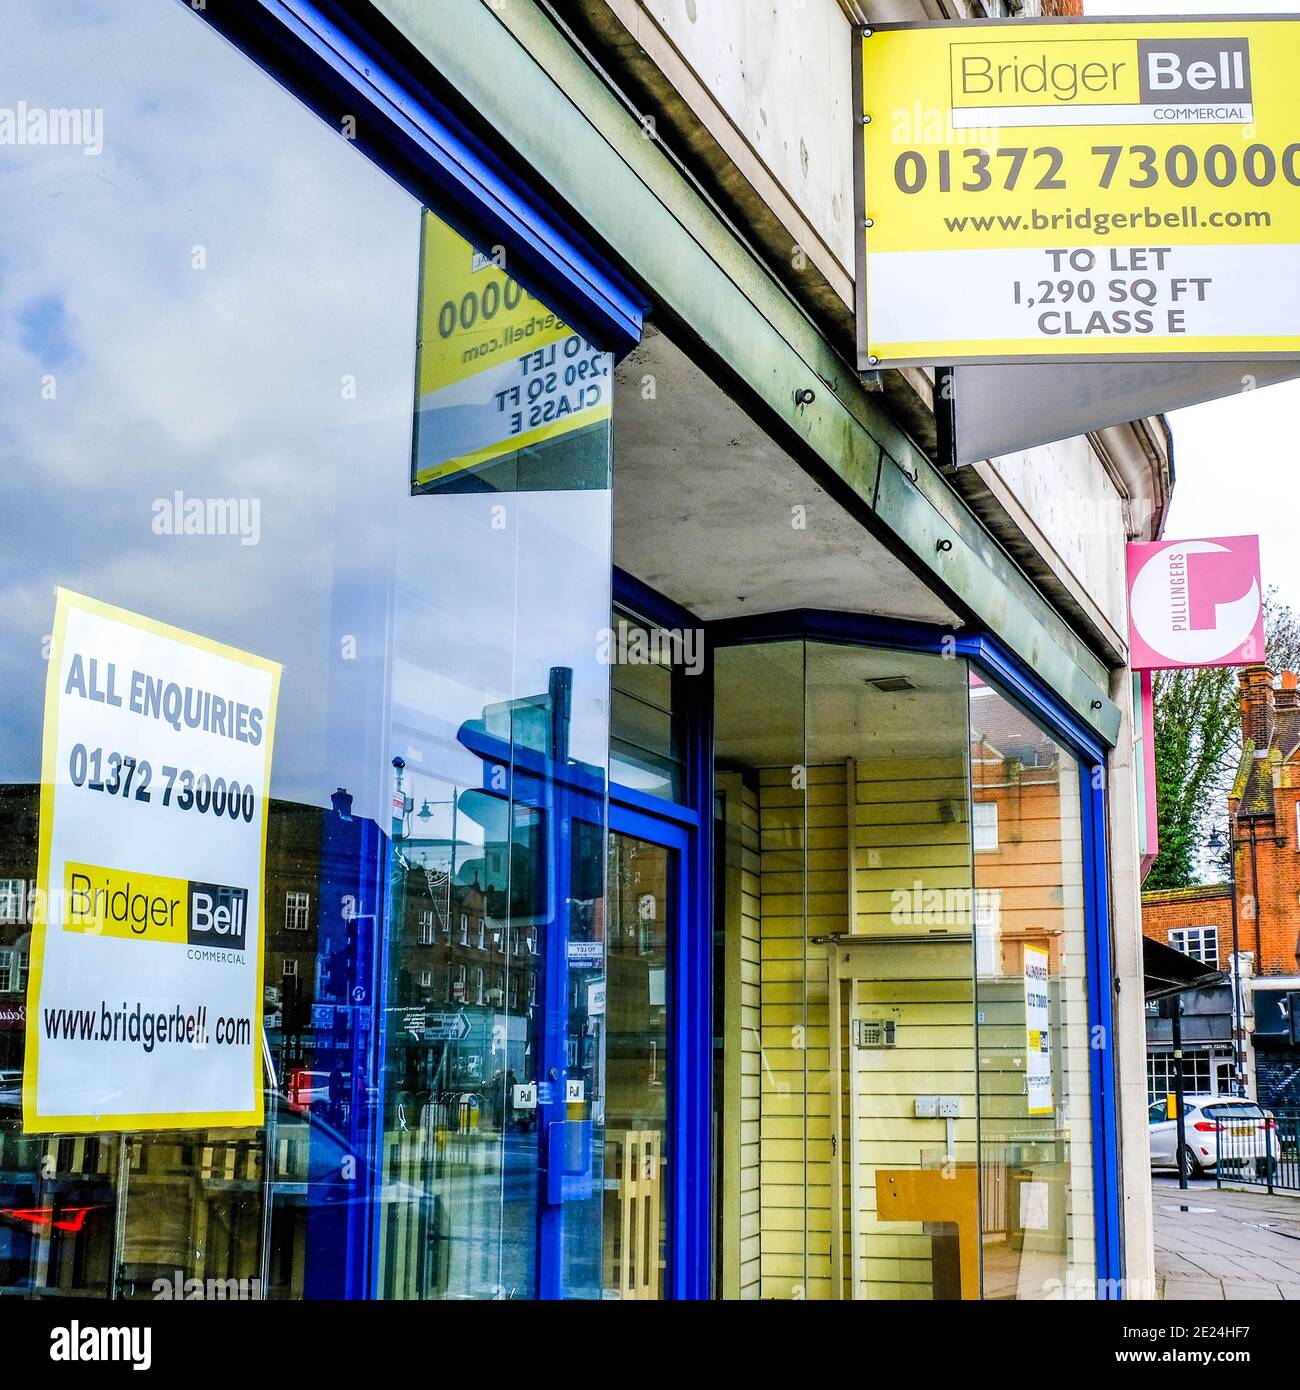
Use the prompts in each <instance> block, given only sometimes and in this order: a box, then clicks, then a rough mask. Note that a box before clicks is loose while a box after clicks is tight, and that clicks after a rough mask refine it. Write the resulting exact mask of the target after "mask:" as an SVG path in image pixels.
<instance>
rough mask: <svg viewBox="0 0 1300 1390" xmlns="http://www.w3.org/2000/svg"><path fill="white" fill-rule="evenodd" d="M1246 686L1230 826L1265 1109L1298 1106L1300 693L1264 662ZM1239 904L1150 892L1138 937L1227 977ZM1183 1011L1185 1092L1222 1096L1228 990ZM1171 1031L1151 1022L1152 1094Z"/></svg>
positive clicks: (1204, 895) (1247, 1026) (1255, 1068)
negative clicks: (1292, 1000)
mask: <svg viewBox="0 0 1300 1390" xmlns="http://www.w3.org/2000/svg"><path fill="white" fill-rule="evenodd" d="M1238 680H1239V681H1240V684H1241V732H1242V753H1241V761H1240V763H1239V765H1238V768H1237V774H1236V776H1235V778H1234V779H1233V785H1232V791H1231V793H1230V795H1229V798H1228V816H1227V820H1228V824H1230V825H1231V826H1232V828H1233V838H1234V845H1235V860H1236V864H1235V868H1236V885H1237V901H1236V907H1237V942H1238V949H1239V952H1240V958H1241V959H1240V969H1241V975H1242V1015H1243V1025H1244V1030H1245V1032H1246V1034H1247V1035H1248V1036H1249V1041H1250V1046H1249V1047H1248V1048H1247V1049H1246V1054H1247V1055H1246V1069H1247V1076H1248V1087H1249V1089H1250V1091H1251V1093H1252V1094H1255V1093H1257V1094H1258V1095H1259V1097H1260V1099H1261V1100H1263V1101H1265V1102H1266V1103H1269V1104H1300V1047H1297V1046H1295V1045H1294V1044H1293V1043H1292V1041H1291V1027H1290V1018H1289V1007H1288V998H1287V996H1288V995H1289V994H1290V993H1291V992H1292V991H1295V990H1300V963H1298V960H1297V950H1298V949H1300V948H1298V942H1300V692H1298V691H1297V680H1296V675H1295V673H1294V672H1291V671H1284V672H1282V673H1281V675H1280V676H1278V677H1276V678H1275V677H1274V675H1273V673H1272V672H1271V671H1270V670H1269V669H1268V667H1266V666H1247V667H1244V668H1243V669H1242V670H1241V671H1240V672H1239V673H1238ZM1232 907H1233V903H1232V892H1231V887H1230V885H1229V884H1226V883H1219V884H1207V885H1197V886H1194V887H1191V888H1183V889H1172V890H1163V891H1153V892H1149V893H1144V894H1143V896H1142V931H1143V934H1144V935H1146V936H1148V937H1151V938H1152V939H1153V940H1156V941H1161V942H1164V943H1166V944H1168V945H1170V946H1173V947H1175V948H1176V949H1178V950H1182V951H1186V952H1187V954H1189V955H1192V956H1195V957H1196V958H1197V959H1198V960H1202V961H1205V962H1206V963H1208V964H1215V965H1218V966H1219V968H1220V969H1223V970H1230V969H1231V963H1232V962H1231V956H1232V927H1233V914H1232ZM1201 995H1204V996H1218V997H1216V998H1208V997H1207V998H1205V999H1202V998H1201V997H1200V996H1201ZM1187 1009H1188V1014H1187V1017H1186V1019H1185V1024H1184V1038H1185V1041H1186V1043H1187V1052H1188V1054H1189V1056H1188V1067H1189V1070H1190V1072H1191V1075H1190V1077H1189V1079H1188V1086H1189V1089H1191V1088H1192V1087H1193V1086H1195V1087H1196V1088H1197V1089H1200V1087H1201V1084H1202V1083H1203V1082H1208V1086H1207V1087H1206V1089H1208V1090H1210V1091H1212V1092H1216V1093H1217V1092H1218V1091H1220V1090H1223V1089H1226V1087H1225V1086H1224V1085H1223V1084H1222V1083H1223V1080H1224V1076H1223V1068H1222V1066H1221V1052H1220V1047H1219V1041H1220V1039H1219V1034H1221V1033H1222V1031H1223V1029H1222V1022H1221V1014H1222V1012H1223V1011H1225V1010H1226V1012H1227V1013H1228V1014H1229V1017H1230V1015H1231V990H1230V988H1228V987H1226V986H1225V987H1224V988H1223V989H1221V990H1205V991H1199V992H1198V993H1197V994H1196V995H1193V996H1189V999H1188V1003H1187ZM1168 1026H1169V1025H1168V1023H1167V1022H1165V1021H1163V1020H1158V1019H1155V1018H1153V1017H1148V1020H1147V1076H1148V1086H1149V1087H1151V1086H1157V1083H1160V1082H1162V1080H1163V1079H1164V1077H1165V1074H1166V1072H1167V1070H1168V1062H1167V1060H1166V1058H1167V1056H1168V1053H1169V1047H1168V1040H1167V1030H1168ZM1227 1037H1228V1038H1229V1039H1230V1038H1231V1023H1230V1021H1229V1024H1228V1033H1227ZM1229 1055H1230V1046H1229ZM1157 1089H1160V1087H1157Z"/></svg>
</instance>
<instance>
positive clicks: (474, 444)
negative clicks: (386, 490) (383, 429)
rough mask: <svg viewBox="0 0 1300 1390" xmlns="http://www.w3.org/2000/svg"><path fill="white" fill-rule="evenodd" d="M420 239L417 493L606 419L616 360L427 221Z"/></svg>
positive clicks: (443, 227) (460, 482) (467, 481)
mask: <svg viewBox="0 0 1300 1390" xmlns="http://www.w3.org/2000/svg"><path fill="white" fill-rule="evenodd" d="M422 238H423V239H422V244H421V251H420V332H419V343H418V350H417V356H416V373H415V374H416V403H415V446H414V459H413V462H412V470H411V471H412V490H413V491H415V492H431V491H440V490H443V489H446V488H451V489H460V488H463V487H465V486H466V485H469V486H473V485H474V481H475V475H476V474H477V477H478V479H479V481H480V482H481V481H482V479H483V478H484V476H485V469H486V467H487V466H488V465H490V464H492V463H493V462H494V461H496V460H499V459H504V458H506V457H508V456H510V455H512V454H515V453H517V452H518V451H519V450H521V449H527V448H531V447H535V446H538V445H542V444H545V443H547V442H548V441H550V440H554V439H558V438H561V437H562V436H564V435H568V434H571V433H573V432H574V431H575V430H580V429H584V428H586V427H587V426H589V425H594V424H597V423H599V422H602V421H605V420H608V419H609V418H610V412H611V406H612V402H613V375H612V369H613V358H612V357H611V355H610V354H609V353H606V352H600V351H598V350H597V349H596V348H593V347H592V345H591V344H590V343H589V342H587V340H586V339H585V338H583V337H582V336H581V335H580V334H578V333H575V332H574V331H573V329H572V328H570V327H569V326H568V325H567V324H566V323H565V322H564V321H563V320H562V319H560V318H559V317H557V316H556V315H555V314H554V313H552V312H551V310H550V309H548V308H547V307H546V306H545V305H544V304H542V303H541V302H540V301H539V300H537V299H535V298H533V296H532V295H531V294H529V293H528V291H527V290H525V289H524V288H523V286H522V285H520V284H519V283H518V281H516V280H513V279H511V278H510V276H509V275H507V274H506V272H505V271H504V269H502V267H501V266H500V265H499V264H498V262H497V261H496V260H495V259H493V257H492V256H489V255H484V254H482V253H480V252H478V251H475V249H474V248H473V247H472V246H471V245H470V244H469V242H467V241H466V240H465V238H464V237H462V236H460V235H459V234H458V233H456V232H454V231H453V230H452V229H451V228H450V227H448V226H447V224H446V223H445V222H443V221H442V220H441V219H440V218H438V217H436V216H434V214H433V213H431V212H428V211H426V212H425V214H424V224H423V233H422Z"/></svg>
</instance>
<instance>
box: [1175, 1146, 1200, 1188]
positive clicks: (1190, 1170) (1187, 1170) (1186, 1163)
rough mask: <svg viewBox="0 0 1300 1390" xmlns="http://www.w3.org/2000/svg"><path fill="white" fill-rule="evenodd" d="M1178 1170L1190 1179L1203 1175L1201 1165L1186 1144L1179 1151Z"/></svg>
mask: <svg viewBox="0 0 1300 1390" xmlns="http://www.w3.org/2000/svg"><path fill="white" fill-rule="evenodd" d="M1178 1171H1179V1172H1180V1173H1181V1174H1182V1175H1183V1176H1184V1177H1185V1178H1187V1179H1189V1180H1190V1179H1192V1178H1199V1177H1200V1176H1201V1165H1200V1164H1199V1163H1197V1161H1196V1155H1195V1154H1194V1153H1193V1152H1192V1151H1191V1149H1189V1148H1188V1147H1187V1145H1186V1144H1184V1145H1183V1147H1182V1148H1181V1149H1179V1151H1178Z"/></svg>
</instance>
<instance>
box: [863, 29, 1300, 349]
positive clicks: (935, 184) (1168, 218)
mask: <svg viewBox="0 0 1300 1390" xmlns="http://www.w3.org/2000/svg"><path fill="white" fill-rule="evenodd" d="M855 52H856V53H857V55H858V57H859V60H860V61H859V69H860V70H859V72H858V74H857V78H856V80H855V100H856V103H857V105H858V113H859V122H860V123H859V127H858V129H859V131H860V145H859V152H860V158H859V160H858V164H857V169H856V188H857V195H858V211H859V216H858V316H859V318H858V328H859V337H858V345H859V365H860V366H861V367H863V368H875V367H880V366H890V365H899V364H905V363H953V362H1026V361H1069V360H1084V361H1087V360H1090V361H1097V360H1106V359H1109V360H1125V359H1128V358H1141V357H1147V358H1153V359H1171V358H1184V357H1205V358H1211V359H1223V358H1233V357H1236V358H1260V357H1269V356H1274V357H1286V358H1294V357H1297V356H1300V129H1297V126H1296V121H1295V110H1296V105H1295V74H1296V71H1297V63H1298V61H1300V23H1297V22H1296V20H1295V19H1294V18H1292V19H1280V18H1279V19H1260V18H1250V19H1246V18H1231V17H1228V18H1212V19H1195V20H1193V19H1188V20H1177V21H1168V20H1165V21H1162V20H1150V19H1132V20H1130V19H1116V20H1086V19H1084V20H1074V19H1071V20H1043V19H1033V20H1029V21H1017V20H1009V21H991V22H981V23H979V24H960V23H957V24H940V25H915V26H911V25H899V26H891V25H883V26H873V27H872V28H871V29H869V30H864V31H863V32H862V34H861V35H860V37H859V41H858V44H857V45H856V47H855Z"/></svg>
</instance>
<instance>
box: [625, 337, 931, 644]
mask: <svg viewBox="0 0 1300 1390" xmlns="http://www.w3.org/2000/svg"><path fill="white" fill-rule="evenodd" d="M614 563H615V564H616V565H618V566H619V568H620V569H623V570H626V571H627V572H628V573H629V574H632V575H634V576H635V577H636V578H637V579H639V580H641V581H642V583H645V584H648V585H649V586H650V587H651V588H653V589H656V590H658V591H659V592H660V593H662V594H665V595H666V596H667V597H668V598H671V599H672V600H674V602H676V603H679V604H681V605H682V606H683V607H684V608H687V609H689V610H690V611H691V612H692V613H694V614H695V615H696V616H697V617H698V618H701V619H703V620H704V621H706V622H712V621H714V620H716V619H719V618H736V617H752V616H753V615H755V614H760V613H777V612H785V611H789V610H791V609H798V608H822V609H828V610H832V611H836V612H847V613H869V614H873V615H880V616H885V617H892V618H901V619H907V620H911V621H913V622H923V623H931V624H939V625H943V626H947V627H956V626H958V625H959V619H958V615H957V614H956V613H955V612H954V611H953V610H952V609H951V608H950V607H948V605H947V604H945V603H944V602H943V601H942V599H940V598H939V597H938V595H936V594H935V593H934V592H932V590H931V589H930V588H929V587H928V586H927V585H926V584H925V583H923V582H922V580H920V579H919V578H918V577H917V576H916V575H914V574H913V573H912V572H911V570H909V569H908V568H907V566H906V565H904V564H903V562H902V561H901V560H899V559H898V558H897V557H896V556H894V555H893V554H891V553H890V551H889V550H888V549H886V547H885V546H884V545H883V544H882V543H881V542H880V541H879V540H877V539H876V538H875V537H874V536H873V535H872V534H871V533H870V532H869V531H867V530H866V529H865V528H864V527H863V526H862V524H861V522H859V521H858V520H857V518H855V517H853V516H851V515H850V514H849V512H847V511H846V510H845V509H844V507H842V506H841V505H840V504H839V502H837V501H836V500H835V499H834V498H832V497H831V496H830V494H829V493H827V492H826V491H825V490H824V489H823V488H821V487H820V486H818V484H817V483H816V482H815V481H814V480H813V479H812V478H811V477H810V476H809V475H808V473H807V471H806V470H805V469H804V468H802V467H801V466H800V465H799V464H798V463H797V462H796V461H795V460H794V459H792V458H791V457H790V456H789V454H787V453H786V452H785V450H783V449H782V448H781V447H780V446H779V445H778V444H777V443H776V442H775V441H774V440H773V439H772V438H771V437H770V436H769V435H768V434H766V433H765V432H764V431H763V430H761V429H760V428H759V427H758V426H757V425H756V424H755V423H754V422H753V420H751V419H750V418H749V416H748V415H746V414H745V412H744V411H743V410H741V408H740V407H739V406H738V405H737V404H736V403H735V402H734V401H732V400H731V399H730V398H729V397H728V396H727V395H726V394H725V393H724V392H723V391H722V390H721V389H720V388H719V387H718V386H717V385H716V384H715V383H714V382H712V381H710V380H709V379H708V378H707V377H706V376H705V374H704V373H703V372H701V371H700V369H699V368H698V367H697V366H696V365H695V364H694V363H693V362H691V360H690V359H689V358H688V357H687V356H686V355H685V353H683V352H682V351H681V350H680V349H679V348H677V347H676V346H675V345H674V344H673V343H672V342H671V341H670V340H669V339H668V338H667V337H666V336H665V335H663V334H662V333H658V332H656V331H655V330H653V329H650V330H648V331H647V334H646V337H645V340H644V341H643V342H642V344H641V346H640V347H638V348H637V349H636V350H635V351H634V352H632V353H631V355H630V356H628V357H627V358H626V359H625V360H624V361H623V362H622V363H621V364H620V365H619V368H618V370H617V373H616V376H615V404H614Z"/></svg>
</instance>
